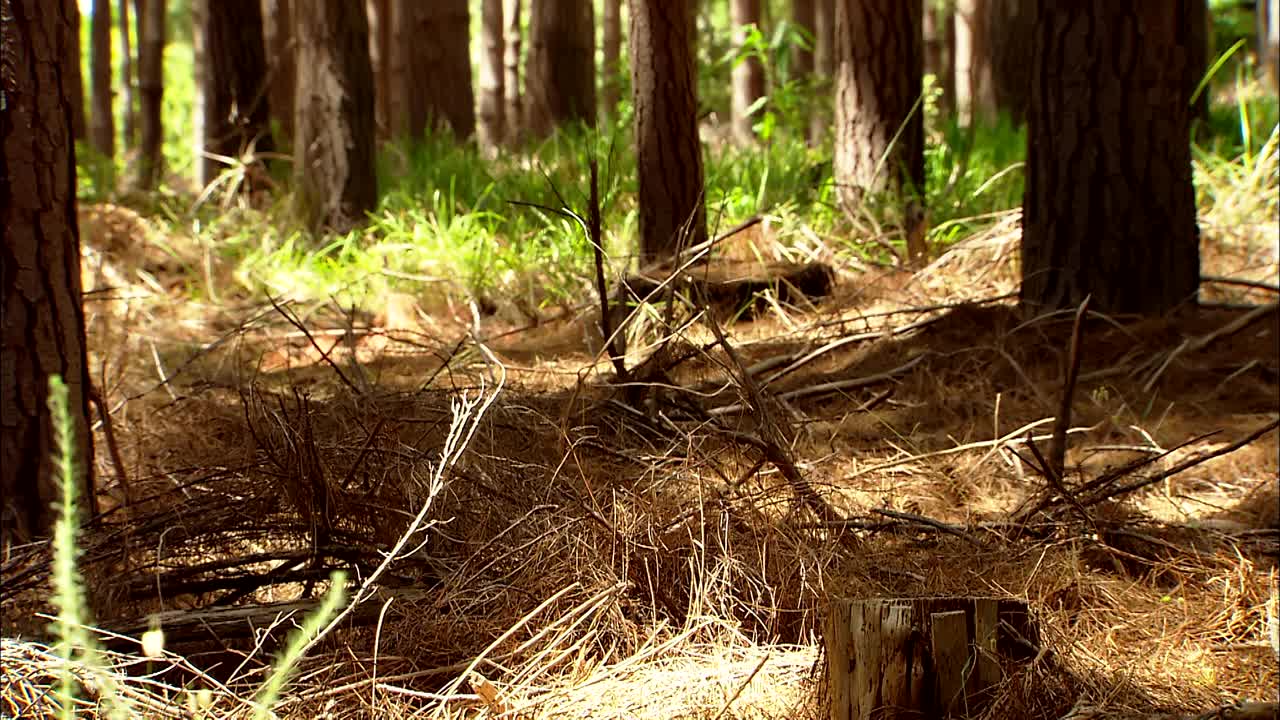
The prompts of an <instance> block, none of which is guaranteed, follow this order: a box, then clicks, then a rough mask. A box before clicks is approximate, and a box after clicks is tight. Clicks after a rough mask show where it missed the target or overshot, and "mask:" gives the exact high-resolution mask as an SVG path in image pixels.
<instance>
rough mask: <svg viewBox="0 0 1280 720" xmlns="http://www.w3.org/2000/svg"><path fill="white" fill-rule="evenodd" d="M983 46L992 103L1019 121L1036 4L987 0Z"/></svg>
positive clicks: (1026, 96) (1026, 99)
mask: <svg viewBox="0 0 1280 720" xmlns="http://www.w3.org/2000/svg"><path fill="white" fill-rule="evenodd" d="M987 3H988V8H987V19H986V23H987V25H986V36H987V37H988V38H990V39H991V42H990V43H988V45H987V47H988V50H989V51H990V53H991V54H992V55H993V56H994V57H993V60H992V62H993V65H992V68H991V75H992V90H993V93H994V96H995V105H996V107H997V108H999V109H1000V111H1001V112H1004V113H1007V114H1008V115H1009V116H1010V117H1011V118H1013V120H1014V122H1017V123H1023V122H1025V121H1026V117H1027V104H1028V103H1030V102H1031V81H1032V78H1031V60H1032V54H1033V53H1034V52H1035V48H1033V47H1032V38H1034V37H1035V28H1036V15H1037V13H1038V7H1039V6H1038V5H1037V4H1036V3H1029V2H1024V1H1023V0H987Z"/></svg>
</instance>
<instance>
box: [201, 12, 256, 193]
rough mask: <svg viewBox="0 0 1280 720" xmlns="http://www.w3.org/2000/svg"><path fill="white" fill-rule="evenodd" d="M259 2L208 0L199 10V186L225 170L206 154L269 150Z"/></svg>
mask: <svg viewBox="0 0 1280 720" xmlns="http://www.w3.org/2000/svg"><path fill="white" fill-rule="evenodd" d="M259 3H260V0H208V2H206V3H205V6H204V8H203V10H204V17H203V18H202V19H203V20H204V22H203V24H202V26H201V31H202V32H203V34H204V51H205V63H204V66H203V67H200V66H197V68H196V72H197V73H199V74H200V76H201V78H200V79H201V86H202V94H203V99H204V103H203V105H204V135H203V139H204V144H203V148H202V150H203V152H202V153H201V157H200V184H201V185H208V184H209V183H211V182H213V181H214V179H215V178H217V177H218V175H219V174H220V173H221V172H222V171H223V170H225V169H226V168H227V163H226V161H224V160H219V159H217V158H214V157H210V155H223V156H227V157H232V158H240V157H242V156H244V155H245V153H246V152H247V151H249V150H250V149H252V150H253V151H254V152H271V151H272V150H274V149H275V145H274V143H273V142H272V139H271V112H270V109H269V108H268V105H267V87H266V79H267V58H266V51H265V48H264V45H263V40H262V6H261V5H260V4H259Z"/></svg>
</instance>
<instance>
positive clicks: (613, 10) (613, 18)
mask: <svg viewBox="0 0 1280 720" xmlns="http://www.w3.org/2000/svg"><path fill="white" fill-rule="evenodd" d="M603 15H604V19H603V20H602V23H601V24H602V25H603V29H602V32H601V37H602V40H601V42H600V44H601V51H602V52H601V57H602V58H603V63H602V64H601V67H600V74H601V75H603V76H604V82H603V83H601V85H602V87H603V89H604V100H603V103H604V112H605V113H606V114H607V115H608V116H609V117H614V116H615V115H616V114H617V112H618V101H619V100H621V99H622V0H604V7H603Z"/></svg>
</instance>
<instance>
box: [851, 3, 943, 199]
mask: <svg viewBox="0 0 1280 720" xmlns="http://www.w3.org/2000/svg"><path fill="white" fill-rule="evenodd" d="M921 10H922V8H921V3H920V0H905V1H903V0H838V2H837V4H836V57H837V62H838V63H839V64H838V66H837V68H836V79H835V82H836V90H835V115H836V121H835V136H836V137H835V154H834V157H833V170H834V172H835V179H836V183H837V186H838V189H839V195H840V199H841V202H842V204H843V205H844V206H845V209H846V211H849V212H856V211H857V209H858V208H859V206H860V205H861V203H862V200H863V199H864V197H865V196H866V195H867V194H868V193H880V192H882V191H888V192H891V193H895V194H902V195H912V194H915V193H918V192H919V191H921V190H922V189H923V187H924V121H923V112H922V110H921V108H920V107H919V106H918V105H917V100H918V99H919V97H920V88H921V73H922V66H923V63H924V58H923V53H922V47H921V46H922V44H923V43H922V40H921V23H920V20H921Z"/></svg>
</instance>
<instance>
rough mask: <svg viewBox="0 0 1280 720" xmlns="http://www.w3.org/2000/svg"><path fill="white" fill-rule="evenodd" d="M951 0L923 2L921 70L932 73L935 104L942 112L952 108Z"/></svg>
mask: <svg viewBox="0 0 1280 720" xmlns="http://www.w3.org/2000/svg"><path fill="white" fill-rule="evenodd" d="M954 7H955V6H954V1H953V0H945V1H944V2H934V0H925V2H924V20H923V26H922V29H923V33H924V71H925V72H926V73H933V77H934V79H935V81H936V82H937V87H938V90H940V91H941V92H940V94H939V97H938V107H939V108H940V109H941V110H942V111H943V112H944V113H950V112H953V111H954V110H955V100H956V66H955V32H956V28H955V20H954V19H953V17H952V14H953V9H954Z"/></svg>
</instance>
